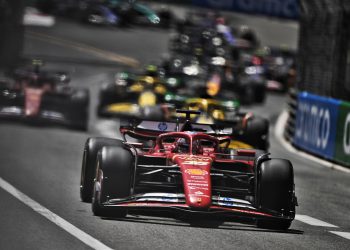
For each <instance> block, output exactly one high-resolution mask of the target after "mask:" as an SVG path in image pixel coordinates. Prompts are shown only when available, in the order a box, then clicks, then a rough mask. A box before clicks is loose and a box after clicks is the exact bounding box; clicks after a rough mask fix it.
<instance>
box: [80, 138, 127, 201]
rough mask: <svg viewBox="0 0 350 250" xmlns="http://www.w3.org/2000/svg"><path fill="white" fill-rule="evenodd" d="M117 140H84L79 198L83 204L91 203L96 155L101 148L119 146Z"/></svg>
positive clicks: (119, 143) (119, 141)
mask: <svg viewBox="0 0 350 250" xmlns="http://www.w3.org/2000/svg"><path fill="white" fill-rule="evenodd" d="M121 145H123V142H122V141H121V140H118V139H111V138H102V137H92V138H89V139H87V140H86V142H85V147H84V154H83V162H82V167H81V175H80V198H81V200H82V201H84V202H91V200H92V190H93V186H94V181H93V180H94V177H95V172H96V160H97V153H98V151H99V150H100V149H101V148H102V147H103V146H121Z"/></svg>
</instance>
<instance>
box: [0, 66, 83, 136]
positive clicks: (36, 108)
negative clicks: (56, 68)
mask: <svg viewBox="0 0 350 250" xmlns="http://www.w3.org/2000/svg"><path fill="white" fill-rule="evenodd" d="M68 82H69V76H68V75H67V74H66V73H62V72H51V73H50V72H44V71H39V70H38V69H36V70H34V71H33V70H18V71H16V72H15V76H14V78H13V79H12V78H6V79H3V81H0V118H5V119H10V120H12V119H16V120H23V121H27V122H35V123H38V122H40V123H50V124H51V123H54V124H59V125H64V126H68V127H71V128H74V129H79V130H86V129H87V125H88V110H89V109H88V106H89V92H88V90H87V89H75V88H73V87H70V86H69V85H68Z"/></svg>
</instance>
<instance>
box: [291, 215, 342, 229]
mask: <svg viewBox="0 0 350 250" xmlns="http://www.w3.org/2000/svg"><path fill="white" fill-rule="evenodd" d="M295 219H296V220H298V221H301V222H304V223H306V224H309V225H311V226H317V227H335V228H338V226H336V225H333V224H330V223H328V222H324V221H321V220H319V219H315V218H312V217H310V216H307V215H301V214H297V215H295Z"/></svg>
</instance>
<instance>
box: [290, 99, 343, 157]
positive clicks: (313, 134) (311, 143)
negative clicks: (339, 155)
mask: <svg viewBox="0 0 350 250" xmlns="http://www.w3.org/2000/svg"><path fill="white" fill-rule="evenodd" d="M340 103H341V102H340V101H338V100H335V99H331V98H326V97H320V96H316V95H313V94H309V93H307V92H302V93H299V95H298V108H297V113H296V124H295V133H294V139H293V143H294V145H296V146H297V147H299V148H302V149H304V150H306V151H309V152H311V153H314V154H316V155H319V156H321V157H324V158H326V159H329V160H334V154H335V145H336V143H335V142H336V132H337V121H338V111H339V106H340Z"/></svg>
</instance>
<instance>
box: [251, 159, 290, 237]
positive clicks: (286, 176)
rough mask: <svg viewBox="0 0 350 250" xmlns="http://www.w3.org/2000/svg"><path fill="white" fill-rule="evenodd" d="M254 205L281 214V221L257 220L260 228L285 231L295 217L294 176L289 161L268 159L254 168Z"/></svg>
mask: <svg viewBox="0 0 350 250" xmlns="http://www.w3.org/2000/svg"><path fill="white" fill-rule="evenodd" d="M255 186H256V197H255V199H256V205H257V207H258V208H259V209H262V210H264V211H275V212H277V213H279V214H282V215H283V216H284V218H281V219H273V220H269V219H257V226H258V227H260V228H267V229H277V230H286V229H288V228H289V227H290V225H291V223H292V220H293V219H294V216H295V205H296V202H295V201H296V198H295V194H294V174H293V166H292V164H291V162H290V161H288V160H284V159H268V160H266V161H263V162H262V163H261V164H259V166H257V168H256V185H255Z"/></svg>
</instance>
